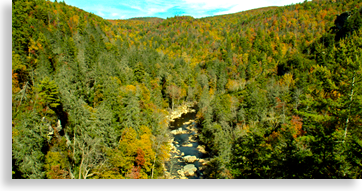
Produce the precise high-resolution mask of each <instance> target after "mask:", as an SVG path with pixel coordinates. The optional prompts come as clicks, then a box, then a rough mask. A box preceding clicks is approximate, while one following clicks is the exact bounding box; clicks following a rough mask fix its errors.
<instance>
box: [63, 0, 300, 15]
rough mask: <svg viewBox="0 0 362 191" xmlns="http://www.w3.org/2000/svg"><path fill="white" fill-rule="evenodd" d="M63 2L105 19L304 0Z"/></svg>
mask: <svg viewBox="0 0 362 191" xmlns="http://www.w3.org/2000/svg"><path fill="white" fill-rule="evenodd" d="M58 1H62V0H58ZM64 1H65V3H66V4H68V5H72V6H76V7H79V8H81V9H83V10H85V11H87V12H92V13H94V14H96V15H99V16H101V17H103V18H105V19H128V18H133V17H160V18H164V19H165V18H167V17H173V16H175V15H190V16H193V17H194V18H200V17H206V16H214V15H221V14H228V13H236V12H240V11H245V10H249V9H254V8H259V7H266V6H283V5H289V4H292V3H294V4H296V3H300V2H303V1H304V0H246V1H245V0H244V1H243V0H138V1H132V0H103V1H101V0H64Z"/></svg>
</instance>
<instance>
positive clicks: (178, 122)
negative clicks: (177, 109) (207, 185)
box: [166, 109, 209, 179]
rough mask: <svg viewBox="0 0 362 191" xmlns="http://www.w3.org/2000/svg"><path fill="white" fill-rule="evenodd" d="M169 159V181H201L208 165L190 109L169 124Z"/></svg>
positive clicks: (192, 110) (192, 111)
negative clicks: (170, 136)
mask: <svg viewBox="0 0 362 191" xmlns="http://www.w3.org/2000/svg"><path fill="white" fill-rule="evenodd" d="M170 130H171V134H172V135H173V139H172V140H170V146H171V158H170V160H169V161H168V162H167V163H166V169H167V172H166V177H167V178H169V179H202V178H204V171H205V168H207V164H208V161H209V159H208V154H207V151H206V150H205V146H204V145H201V144H200V142H199V131H200V129H199V127H198V124H197V121H196V111H195V110H194V109H190V110H189V111H188V112H183V114H181V115H179V116H178V118H175V119H173V120H172V121H171V122H170Z"/></svg>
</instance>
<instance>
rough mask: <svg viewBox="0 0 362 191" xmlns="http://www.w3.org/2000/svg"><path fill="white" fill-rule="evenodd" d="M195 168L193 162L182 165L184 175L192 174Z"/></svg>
mask: <svg viewBox="0 0 362 191" xmlns="http://www.w3.org/2000/svg"><path fill="white" fill-rule="evenodd" d="M196 170H197V168H196V167H195V165H193V164H188V165H186V166H184V170H183V171H184V173H185V175H186V176H194V175H195V172H196Z"/></svg>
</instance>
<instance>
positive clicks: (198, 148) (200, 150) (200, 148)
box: [196, 145, 207, 154]
mask: <svg viewBox="0 0 362 191" xmlns="http://www.w3.org/2000/svg"><path fill="white" fill-rule="evenodd" d="M196 149H197V150H198V151H199V152H200V153H203V154H206V153H207V151H206V150H205V146H202V145H199V146H197V148H196Z"/></svg>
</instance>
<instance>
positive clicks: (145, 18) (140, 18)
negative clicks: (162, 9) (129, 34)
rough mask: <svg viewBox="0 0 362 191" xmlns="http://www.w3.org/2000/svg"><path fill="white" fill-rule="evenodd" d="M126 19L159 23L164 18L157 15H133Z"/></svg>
mask: <svg viewBox="0 0 362 191" xmlns="http://www.w3.org/2000/svg"><path fill="white" fill-rule="evenodd" d="M128 20H139V21H146V22H153V23H159V22H162V21H163V20H164V19H162V18H159V17H134V18H130V19H128Z"/></svg>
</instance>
